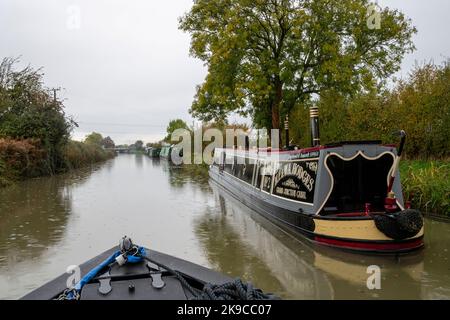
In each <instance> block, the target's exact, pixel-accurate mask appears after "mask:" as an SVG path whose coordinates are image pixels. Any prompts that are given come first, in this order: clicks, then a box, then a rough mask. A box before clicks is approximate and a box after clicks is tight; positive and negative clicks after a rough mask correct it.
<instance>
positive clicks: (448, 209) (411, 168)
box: [400, 160, 450, 217]
mask: <svg viewBox="0 0 450 320" xmlns="http://www.w3.org/2000/svg"><path fill="white" fill-rule="evenodd" d="M400 170H401V177H402V183H403V188H404V194H405V197H406V199H411V201H412V204H413V206H414V207H415V208H418V209H421V210H422V211H423V212H424V213H432V214H439V215H444V216H447V217H450V163H449V162H448V161H418V160H416V161H404V162H403V163H402V165H401V167H400Z"/></svg>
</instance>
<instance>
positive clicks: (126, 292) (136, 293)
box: [21, 248, 232, 300]
mask: <svg viewBox="0 0 450 320" xmlns="http://www.w3.org/2000/svg"><path fill="white" fill-rule="evenodd" d="M116 251H117V248H112V249H110V250H107V251H105V252H103V253H102V254H100V255H98V256H96V257H94V258H92V259H91V260H89V261H86V262H85V263H83V264H81V265H80V266H79V267H80V273H81V275H85V274H86V273H87V272H89V270H91V269H92V268H94V267H96V266H98V265H99V264H100V263H101V262H102V261H104V260H105V259H107V258H108V257H110V256H111V255H112V254H113V253H114V252H116ZM146 252H147V255H148V256H149V257H151V258H152V259H153V260H154V261H158V262H159V263H162V264H164V265H166V266H169V267H170V268H172V269H174V270H176V271H178V272H180V273H182V274H183V275H184V276H185V277H187V278H189V279H192V281H194V282H198V283H202V284H204V283H214V284H218V285H220V284H224V283H227V282H229V281H231V280H232V279H231V278H229V277H228V276H226V275H223V274H221V273H218V272H215V271H213V270H211V269H207V268H205V267H202V266H200V265H197V264H194V263H191V262H188V261H186V260H182V259H179V258H176V257H173V256H170V255H167V254H164V253H160V252H157V251H153V250H149V249H146ZM149 275H150V273H149V271H148V268H147V267H146V263H145V262H144V261H143V262H141V263H138V264H134V265H132V264H126V265H124V266H121V267H117V266H116V267H114V268H112V269H111V276H113V277H114V279H113V280H112V281H111V287H112V290H111V292H110V293H108V294H102V293H100V292H99V283H98V282H96V281H94V282H92V283H88V284H86V285H85V286H84V287H83V289H82V292H81V298H80V300H188V299H191V298H192V294H191V293H190V292H189V291H187V290H185V289H184V288H183V286H182V285H181V283H180V282H179V281H178V280H177V279H176V278H174V277H173V276H170V275H165V274H164V275H163V277H162V280H163V281H164V283H165V284H164V287H163V288H154V287H152V281H151V279H150V278H149ZM69 277H70V274H67V273H66V274H62V275H60V276H59V277H57V278H55V279H53V280H51V281H49V282H48V283H46V284H44V285H43V286H41V287H39V288H37V289H35V290H34V291H32V292H30V293H29V294H27V295H25V296H24V297H22V298H21V300H53V299H55V298H57V297H58V296H59V295H60V294H61V293H62V292H64V290H65V289H66V287H67V280H68V278H69ZM130 286H132V287H133V290H132V291H130V289H129V288H130Z"/></svg>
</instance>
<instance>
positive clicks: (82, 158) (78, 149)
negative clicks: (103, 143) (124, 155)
mask: <svg viewBox="0 0 450 320" xmlns="http://www.w3.org/2000/svg"><path fill="white" fill-rule="evenodd" d="M114 155H115V154H114V152H112V151H105V150H104V149H103V148H101V147H99V146H97V145H93V144H88V143H84V142H79V141H69V143H68V144H67V146H66V149H65V151H64V159H65V162H66V167H67V169H77V168H81V167H85V166H88V165H91V164H94V163H97V162H102V161H105V160H108V159H111V158H113V157H114Z"/></svg>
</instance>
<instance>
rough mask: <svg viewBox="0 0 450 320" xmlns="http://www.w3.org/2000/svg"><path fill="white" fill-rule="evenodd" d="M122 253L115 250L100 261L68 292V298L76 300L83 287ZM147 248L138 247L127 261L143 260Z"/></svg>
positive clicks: (136, 261)
mask: <svg viewBox="0 0 450 320" xmlns="http://www.w3.org/2000/svg"><path fill="white" fill-rule="evenodd" d="M121 254H122V253H121V252H120V251H116V252H114V253H113V254H112V255H111V256H110V257H109V258H107V259H106V260H105V261H103V262H102V263H100V264H99V265H98V266H96V267H95V268H93V269H91V270H90V271H89V272H88V273H87V274H86V275H85V276H84V277H83V278H81V280H80V281H78V283H77V284H76V285H75V287H74V288H73V289H72V290H70V291H69V292H68V293H67V296H66V299H67V300H76V299H77V297H78V296H79V294H80V292H81V289H83V287H84V285H85V284H86V283H89V282H90V281H91V280H92V279H93V278H95V276H96V275H97V274H98V273H99V272H100V271H101V270H102V269H103V268H105V267H107V266H108V265H110V264H111V263H113V262H114V261H116V258H117V257H118V256H120V255H121ZM145 255H146V252H145V248H143V247H138V250H137V253H136V255H132V256H127V263H138V262H141V261H142V256H145Z"/></svg>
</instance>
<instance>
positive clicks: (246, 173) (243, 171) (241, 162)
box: [234, 157, 255, 184]
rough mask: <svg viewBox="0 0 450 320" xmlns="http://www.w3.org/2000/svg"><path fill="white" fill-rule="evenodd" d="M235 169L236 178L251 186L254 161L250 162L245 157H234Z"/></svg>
mask: <svg viewBox="0 0 450 320" xmlns="http://www.w3.org/2000/svg"><path fill="white" fill-rule="evenodd" d="M235 161H236V162H235V163H236V165H235V169H234V175H235V177H236V178H238V179H240V180H242V181H245V182H247V183H248V184H252V180H253V170H254V168H255V162H254V160H251V159H249V158H247V157H245V158H244V157H236V158H235Z"/></svg>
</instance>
